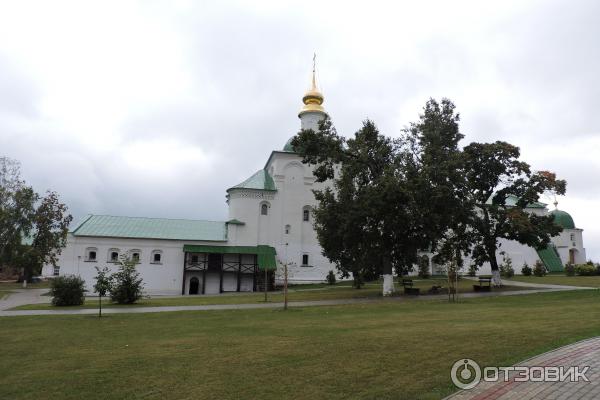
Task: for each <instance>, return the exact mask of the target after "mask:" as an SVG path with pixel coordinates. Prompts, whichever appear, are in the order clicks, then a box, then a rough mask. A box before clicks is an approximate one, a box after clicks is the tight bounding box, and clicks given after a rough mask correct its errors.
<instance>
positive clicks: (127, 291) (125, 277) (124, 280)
mask: <svg viewBox="0 0 600 400" xmlns="http://www.w3.org/2000/svg"><path fill="white" fill-rule="evenodd" d="M136 265H137V262H136V261H135V260H131V259H129V258H128V257H127V256H126V255H123V256H121V258H120V259H119V270H118V271H117V272H115V273H114V274H112V275H111V276H110V298H111V300H112V301H114V302H115V303H119V304H134V303H135V302H136V301H138V300H139V299H141V298H142V297H143V296H144V291H143V288H144V283H143V280H142V278H141V277H140V273H139V272H138V271H137V269H136Z"/></svg>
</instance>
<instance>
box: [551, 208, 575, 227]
mask: <svg viewBox="0 0 600 400" xmlns="http://www.w3.org/2000/svg"><path fill="white" fill-rule="evenodd" d="M550 214H552V215H553V216H554V223H555V224H556V225H558V226H561V227H562V228H563V229H575V222H574V221H573V217H571V215H570V214H569V213H568V212H566V211H561V210H552V211H551V212H550Z"/></svg>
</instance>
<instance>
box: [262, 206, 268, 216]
mask: <svg viewBox="0 0 600 400" xmlns="http://www.w3.org/2000/svg"><path fill="white" fill-rule="evenodd" d="M260 214H261V215H268V214H269V206H268V205H266V204H262V205H261V206H260Z"/></svg>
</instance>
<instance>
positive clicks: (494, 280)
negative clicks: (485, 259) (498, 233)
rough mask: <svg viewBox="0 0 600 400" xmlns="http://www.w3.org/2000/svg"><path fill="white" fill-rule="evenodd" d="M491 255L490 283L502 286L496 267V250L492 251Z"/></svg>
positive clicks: (498, 269) (498, 270)
mask: <svg viewBox="0 0 600 400" xmlns="http://www.w3.org/2000/svg"><path fill="white" fill-rule="evenodd" d="M493 254H494V255H493V257H492V256H490V266H491V267H492V283H493V284H494V286H497V287H499V286H502V278H501V277H500V268H499V267H498V260H496V252H494V253H493Z"/></svg>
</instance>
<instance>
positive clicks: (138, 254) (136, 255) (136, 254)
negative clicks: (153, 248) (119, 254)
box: [129, 249, 142, 263]
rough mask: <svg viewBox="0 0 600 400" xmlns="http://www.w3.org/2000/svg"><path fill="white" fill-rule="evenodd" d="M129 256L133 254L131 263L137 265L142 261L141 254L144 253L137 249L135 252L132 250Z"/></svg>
mask: <svg viewBox="0 0 600 400" xmlns="http://www.w3.org/2000/svg"><path fill="white" fill-rule="evenodd" d="M129 254H131V261H133V262H135V263H139V262H140V259H141V254H142V252H141V251H139V250H137V249H135V250H130V251H129Z"/></svg>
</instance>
